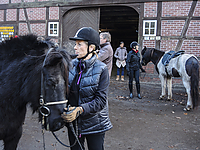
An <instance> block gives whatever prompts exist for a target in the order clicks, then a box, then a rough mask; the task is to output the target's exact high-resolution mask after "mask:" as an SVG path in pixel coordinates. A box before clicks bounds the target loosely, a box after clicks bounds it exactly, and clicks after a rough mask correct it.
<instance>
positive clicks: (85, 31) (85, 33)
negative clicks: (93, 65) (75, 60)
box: [69, 27, 100, 59]
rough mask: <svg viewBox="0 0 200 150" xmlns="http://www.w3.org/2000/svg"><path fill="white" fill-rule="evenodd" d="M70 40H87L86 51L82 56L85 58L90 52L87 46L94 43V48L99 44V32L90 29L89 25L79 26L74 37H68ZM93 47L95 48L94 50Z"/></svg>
mask: <svg viewBox="0 0 200 150" xmlns="http://www.w3.org/2000/svg"><path fill="white" fill-rule="evenodd" d="M69 39H70V40H74V41H76V40H83V41H87V42H88V53H87V54H86V55H85V56H84V57H83V58H82V59H84V58H86V57H87V56H88V55H89V54H90V53H92V52H89V46H90V45H91V44H94V45H95V46H96V49H97V48H98V47H99V46H100V38H99V33H98V32H97V31H95V30H94V29H92V28H91V27H83V28H80V29H79V30H78V31H77V32H76V34H75V36H74V37H70V38H69ZM96 49H95V50H96Z"/></svg>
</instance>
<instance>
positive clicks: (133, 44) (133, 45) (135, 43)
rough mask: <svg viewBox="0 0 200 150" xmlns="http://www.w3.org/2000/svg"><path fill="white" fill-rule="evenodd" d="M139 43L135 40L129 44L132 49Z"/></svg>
mask: <svg viewBox="0 0 200 150" xmlns="http://www.w3.org/2000/svg"><path fill="white" fill-rule="evenodd" d="M137 45H139V44H138V43H137V42H135V41H133V42H132V43H131V44H130V48H131V49H132V48H133V49H135V48H136V46H137Z"/></svg>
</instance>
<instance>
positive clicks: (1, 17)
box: [0, 10, 4, 21]
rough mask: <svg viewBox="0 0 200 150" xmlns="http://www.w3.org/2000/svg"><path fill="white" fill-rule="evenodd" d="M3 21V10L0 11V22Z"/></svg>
mask: <svg viewBox="0 0 200 150" xmlns="http://www.w3.org/2000/svg"><path fill="white" fill-rule="evenodd" d="M3 20H4V10H0V21H3Z"/></svg>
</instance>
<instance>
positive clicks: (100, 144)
mask: <svg viewBox="0 0 200 150" xmlns="http://www.w3.org/2000/svg"><path fill="white" fill-rule="evenodd" d="M68 137H69V142H70V145H72V144H74V141H75V137H74V134H73V133H72V132H71V129H69V128H68ZM104 137H105V132H103V133H97V134H89V135H81V137H79V141H80V143H81V145H82V147H83V149H84V150H85V147H84V143H85V139H86V141H87V147H88V150H104ZM71 150H81V148H80V146H79V144H78V142H77V143H76V145H75V146H73V147H71Z"/></svg>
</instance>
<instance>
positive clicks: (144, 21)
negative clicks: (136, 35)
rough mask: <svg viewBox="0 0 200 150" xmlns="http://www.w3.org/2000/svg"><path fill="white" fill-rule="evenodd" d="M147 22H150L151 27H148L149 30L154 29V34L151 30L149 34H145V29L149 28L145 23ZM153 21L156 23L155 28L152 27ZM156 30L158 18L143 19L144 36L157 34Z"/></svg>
mask: <svg viewBox="0 0 200 150" xmlns="http://www.w3.org/2000/svg"><path fill="white" fill-rule="evenodd" d="M146 22H148V23H149V27H148V29H149V30H150V29H154V34H151V33H150V32H149V34H145V29H147V28H145V23H146ZM152 22H154V23H155V26H154V28H151V27H150V25H151V23H152ZM156 31H157V20H143V36H156Z"/></svg>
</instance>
